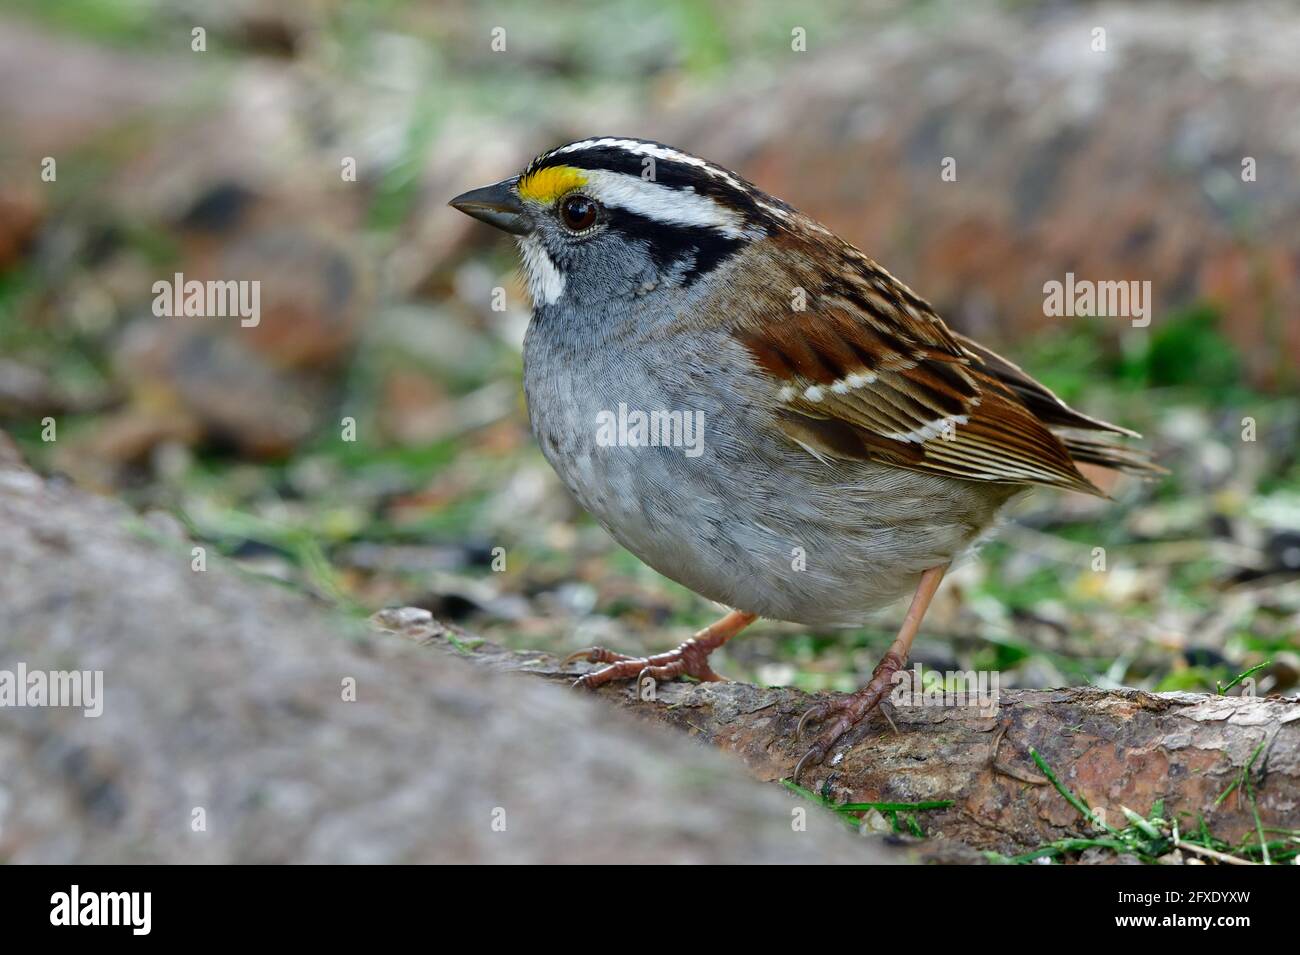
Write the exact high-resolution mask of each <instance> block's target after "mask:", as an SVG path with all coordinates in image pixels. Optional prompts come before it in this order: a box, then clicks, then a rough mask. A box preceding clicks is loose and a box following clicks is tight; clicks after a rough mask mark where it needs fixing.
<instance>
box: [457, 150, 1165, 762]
mask: <svg viewBox="0 0 1300 955" xmlns="http://www.w3.org/2000/svg"><path fill="white" fill-rule="evenodd" d="M450 205H451V206H452V207H453V208H455V209H458V210H460V211H461V212H463V213H466V214H467V215H469V216H472V217H473V218H475V219H478V220H480V221H481V222H484V223H487V224H488V225H491V226H494V227H495V228H497V229H500V230H503V231H504V232H506V233H509V234H511V235H513V236H514V237H515V239H516V240H517V242H518V245H519V249H520V253H521V257H522V262H523V270H524V273H525V277H526V279H527V285H528V290H529V294H530V297H531V299H532V302H533V311H532V316H531V319H530V321H529V324H528V329H527V331H526V333H525V336H524V347H523V362H524V371H523V385H524V392H525V396H526V400H527V405H528V415H529V419H530V423H531V427H532V431H533V433H534V435H535V437H536V440H537V442H538V444H539V445H540V448H541V451H542V454H543V455H544V457H545V458H546V460H547V461H548V462H549V464H550V465H551V467H552V468H554V470H555V472H556V473H557V474H558V475H559V477H560V479H561V481H562V482H563V483H564V485H565V486H566V487H567V488H568V490H569V491H570V493H571V494H572V495H573V496H574V498H575V499H576V500H577V501H578V502H579V503H580V504H581V505H582V506H583V507H584V508H585V509H586V510H587V511H588V512H590V513H591V514H592V515H593V517H594V518H595V519H596V520H597V521H598V522H599V523H600V524H601V525H602V526H603V527H604V528H605V529H606V530H607V531H608V532H609V534H610V535H611V536H612V537H613V538H614V539H615V540H616V541H617V542H618V543H619V544H621V545H622V546H623V547H625V548H626V549H627V550H629V551H631V552H632V553H633V554H634V555H636V556H637V557H638V558H639V559H640V560H642V561H643V562H644V563H646V564H648V565H649V566H650V567H652V568H654V569H655V570H656V571H658V572H659V573H661V574H663V575H664V576H666V577H668V578H670V579H672V580H675V581H677V582H678V583H680V584H682V585H683V586H685V587H687V588H688V589H690V590H692V591H694V592H695V593H697V594H699V595H701V596H703V597H705V598H707V599H708V600H711V601H714V602H716V603H717V604H719V605H721V606H722V607H724V608H729V609H728V612H727V613H726V614H725V615H724V616H723V617H722V618H721V619H720V620H718V621H717V622H716V623H714V624H712V625H710V626H708V627H706V628H704V629H703V630H701V631H699V632H698V633H696V634H695V635H694V636H692V637H691V638H690V639H688V640H686V641H685V642H684V643H682V644H681V645H680V646H678V647H677V648H675V649H673V650H670V651H668V652H664V653H658V654H653V655H647V656H639V657H637V656H628V655H624V654H619V653H614V652H612V651H610V650H608V649H605V648H603V647H591V648H588V649H585V650H581V651H579V652H578V653H576V654H572V655H571V656H570V657H569V658H568V659H567V660H566V661H565V663H566V665H567V664H569V663H572V662H574V661H576V660H585V661H587V662H588V663H591V664H598V665H599V668H597V669H594V670H591V671H590V672H587V673H585V674H584V675H583V676H581V677H580V678H579V679H578V680H577V681H576V683H575V685H577V686H584V687H591V688H594V687H598V686H601V685H603V684H606V683H609V682H611V681H614V680H629V679H635V680H636V681H637V683H638V685H641V683H642V681H643V680H645V679H646V678H651V679H654V680H656V681H660V680H668V679H673V678H678V677H683V676H685V677H691V678H694V679H696V680H700V681H715V680H720V679H722V677H720V676H719V675H718V674H717V673H716V672H715V671H714V670H713V669H712V667H711V666H710V664H709V655H710V654H711V653H712V652H713V651H714V650H716V649H717V648H718V647H720V646H722V645H723V644H724V643H726V642H727V641H728V640H730V639H731V638H732V637H734V636H736V635H737V634H738V633H740V632H741V631H742V630H744V629H745V628H746V627H748V626H749V625H750V624H752V623H753V622H754V621H756V620H758V619H760V618H763V619H771V620H782V621H792V622H794V623H797V624H802V625H805V626H809V627H851V626H857V625H860V624H861V623H863V622H864V621H865V620H866V619H867V618H868V617H869V616H870V615H871V614H873V613H874V612H876V611H878V610H879V609H881V608H883V607H885V606H888V605H890V604H893V603H895V602H897V601H900V600H901V599H903V598H904V597H907V596H909V595H910V597H911V602H910V605H909V607H908V610H907V612H906V616H905V617H904V619H903V622H902V625H901V627H900V628H899V631H898V633H897V636H896V637H895V639H894V640H893V642H892V643H891V644H890V646H889V648H888V649H887V650H886V652H885V654H884V656H883V658H882V659H881V661H880V663H879V664H878V665H877V666H876V668H875V670H874V671H873V673H872V676H871V678H870V679H869V680H868V681H867V683H866V684H865V685H864V686H863V687H862V688H861V689H859V690H858V691H856V692H854V693H852V694H848V695H846V696H844V697H842V698H840V699H837V700H833V701H829V702H823V703H818V704H815V705H813V706H812V707H810V708H809V709H808V710H807V711H806V712H805V713H804V714H803V716H802V718H801V719H800V721H799V724H798V728H797V729H796V731H795V734H794V735H795V737H796V740H798V739H800V738H802V737H803V736H804V734H805V733H811V734H812V735H811V736H810V738H809V740H808V748H807V750H806V751H805V752H804V753H803V755H802V756H801V758H800V759H799V761H798V763H797V764H796V766H795V768H794V772H793V776H794V779H795V780H796V781H798V779H799V777H800V774H801V773H802V772H803V771H804V770H805V769H806V768H807V767H809V766H812V765H816V764H819V763H822V762H823V760H824V759H825V758H826V757H827V755H828V754H829V753H831V752H832V750H833V749H834V747H836V745H837V744H838V743H839V742H840V741H841V740H842V739H843V738H844V737H845V735H846V734H848V733H849V731H850V730H852V729H853V728H854V727H855V726H857V725H858V724H859V723H861V722H862V721H863V720H864V719H865V718H866V717H867V716H868V715H869V714H870V713H871V711H872V710H873V709H875V708H876V707H877V706H878V705H879V704H880V703H881V702H882V700H884V699H885V697H886V694H887V693H888V691H889V689H890V688H891V686H892V683H893V681H894V678H895V674H897V673H898V672H899V671H900V670H901V669H902V668H903V667H904V666H905V664H906V662H907V659H908V655H909V652H910V649H911V646H912V642H913V640H914V639H915V637H916V635H917V632H918V631H919V629H920V626H921V623H922V619H923V617H924V615H925V612H926V608H927V607H928V606H929V604H930V602H931V600H932V599H933V598H934V595H935V592H936V591H937V590H938V588H939V585H940V582H941V581H942V579H943V576H944V573H945V572H946V571H947V569H948V568H949V567H950V566H951V565H952V564H953V562H954V561H957V560H959V559H961V558H962V557H963V556H964V555H966V554H968V553H971V552H972V551H973V549H975V548H976V547H977V545H978V544H979V543H980V542H981V540H982V539H983V538H984V537H985V536H986V534H987V533H988V532H989V531H990V530H991V529H992V528H993V527H994V526H995V524H996V522H997V520H998V516H999V513H1000V512H1001V511H1002V510H1003V508H1004V507H1005V506H1006V505H1007V503H1008V502H1009V501H1011V500H1012V499H1013V498H1015V497H1017V496H1018V495H1020V494H1022V493H1023V492H1025V491H1027V490H1028V489H1029V488H1031V487H1033V486H1036V485H1037V486H1047V487H1052V488H1063V489H1068V490H1073V491H1082V492H1085V493H1089V494H1094V495H1099V496H1102V497H1104V496H1105V495H1104V493H1103V492H1102V491H1101V490H1100V489H1099V488H1098V487H1097V486H1096V485H1095V484H1094V483H1093V482H1092V481H1091V480H1090V479H1089V478H1088V477H1086V476H1085V475H1084V474H1083V473H1082V472H1081V471H1080V469H1079V464H1081V463H1087V464H1090V465H1097V466H1100V467H1102V468H1108V469H1112V470H1117V471H1125V472H1131V473H1136V474H1140V475H1146V476H1150V475H1153V474H1155V473H1158V471H1159V470H1160V469H1159V468H1158V467H1157V466H1156V465H1155V464H1153V463H1152V462H1151V461H1150V459H1149V457H1148V456H1147V455H1146V454H1144V453H1143V452H1142V451H1141V450H1139V449H1136V448H1133V447H1131V446H1128V445H1125V444H1123V443H1122V441H1121V439H1122V438H1140V437H1141V436H1140V435H1138V434H1136V433H1135V432H1133V431H1130V430H1128V429H1126V428H1122V427H1119V426H1117V425H1113V424H1109V423H1107V422H1105V421H1102V420H1099V419H1097V418H1093V417H1090V416H1088V415H1086V414H1084V413H1082V412H1080V411H1076V410H1075V409H1073V408H1071V407H1069V406H1068V405H1066V404H1065V403H1064V402H1063V401H1061V400H1060V399H1059V398H1058V397H1057V396H1056V395H1055V394H1053V393H1052V392H1051V391H1050V390H1049V389H1048V388H1047V387H1046V386H1044V385H1042V384H1041V383H1039V382H1038V381H1036V380H1035V379H1034V378H1032V377H1031V376H1030V375H1029V374H1028V373H1027V372H1025V371H1023V370H1022V369H1021V368H1020V367H1018V366H1017V365H1015V364H1014V363H1012V362H1011V361H1010V360H1008V359H1007V358H1004V357H1002V356H1001V355H999V354H997V353H996V352H994V351H993V350H992V349H990V348H988V347H986V346H984V345H981V344H979V343H978V342H976V341H974V340H973V339H971V338H969V337H967V336H965V335H963V334H961V333H959V332H958V331H956V330H954V329H952V328H950V327H949V326H948V325H947V324H946V323H945V322H944V321H943V320H942V319H941V318H940V317H939V315H938V314H936V312H935V310H934V308H932V307H931V305H930V304H929V303H928V302H927V301H926V300H925V299H923V298H921V297H920V296H919V295H917V294H916V293H915V292H913V291H912V290H911V289H910V288H909V287H908V286H907V285H905V284H904V283H903V282H901V281H900V280H899V279H897V278H895V277H894V276H893V275H891V274H890V273H889V272H887V271H886V270H885V269H884V268H883V267H882V266H881V265H879V264H877V263H876V262H875V261H873V260H872V259H871V258H870V257H868V256H867V255H866V254H865V253H863V252H862V251H860V250H859V249H858V248H856V247H855V246H853V245H852V244H850V243H849V242H846V241H845V240H844V239H841V238H840V237H839V236H837V235H835V234H834V233H832V232H831V231H830V230H829V229H827V228H826V227H824V226H823V225H821V224H819V223H818V222H816V221H815V220H813V219H812V218H810V217H809V216H806V215H804V214H802V213H800V212H798V211H797V210H796V209H795V208H793V207H792V206H791V205H789V204H787V203H786V202H784V201H782V200H781V199H778V198H776V197H774V196H771V195H768V194H767V193H765V192H763V191H762V190H761V189H759V188H758V187H757V186H756V185H754V184H753V183H751V182H749V181H747V180H746V179H744V178H743V177H742V176H740V175H739V174H737V173H735V172H733V171H731V170H729V169H726V168H724V167H722V166H720V165H717V164H715V163H712V162H708V161H706V160H704V159H701V158H699V157H697V156H694V155H691V154H690V153H687V152H684V151H682V150H680V149H676V148H674V147H671V146H667V145H665V144H663V143H660V142H656V141H653V140H643V139H635V138H628V137H618V136H599V137H594V138H587V139H582V140H577V141H574V142H570V143H566V144H564V145H561V146H559V147H557V148H554V149H551V150H548V151H546V152H544V153H542V154H541V155H539V156H537V157H536V158H534V159H532V160H531V162H529V163H528V164H527V166H526V167H524V169H523V170H522V171H521V172H519V173H518V174H517V175H514V176H512V177H510V178H507V179H504V180H502V181H500V182H496V183H493V184H491V185H488V186H484V187H481V188H477V189H473V190H471V191H469V192H465V193H463V194H461V195H458V196H456V197H455V198H454V199H452V200H450ZM813 726H816V727H818V730H817V731H816V732H812V731H811V729H810V728H811V727H813Z"/></svg>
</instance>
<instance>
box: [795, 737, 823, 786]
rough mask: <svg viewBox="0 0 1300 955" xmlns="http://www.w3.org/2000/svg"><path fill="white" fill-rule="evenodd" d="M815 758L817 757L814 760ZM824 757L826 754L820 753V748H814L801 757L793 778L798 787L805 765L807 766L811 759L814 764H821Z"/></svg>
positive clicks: (796, 764)
mask: <svg viewBox="0 0 1300 955" xmlns="http://www.w3.org/2000/svg"><path fill="white" fill-rule="evenodd" d="M814 756H816V759H813V757H814ZM823 756H825V753H822V752H819V747H817V746H814V747H813V748H812V749H810V750H808V752H806V753H804V754H803V755H802V756H801V757H799V762H797V763H795V764H794V773H793V775H792V776H791V778H792V779H793V780H794V784H795V785H796V786H798V785H799V777H800V776H802V775H803V770H804V764H806V763H807V762H808V761H809V760H810V759H811V760H812V761H813V762H814V763H820V762H821V761H822V757H823Z"/></svg>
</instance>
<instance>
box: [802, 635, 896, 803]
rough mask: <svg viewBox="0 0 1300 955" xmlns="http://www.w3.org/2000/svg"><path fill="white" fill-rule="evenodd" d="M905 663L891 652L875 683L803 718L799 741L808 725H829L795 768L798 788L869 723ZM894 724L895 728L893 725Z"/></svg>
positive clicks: (875, 675)
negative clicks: (848, 736)
mask: <svg viewBox="0 0 1300 955" xmlns="http://www.w3.org/2000/svg"><path fill="white" fill-rule="evenodd" d="M904 662H905V660H904V659H903V657H902V656H901V655H899V654H898V653H896V652H894V651H893V650H892V649H891V650H890V652H888V653H886V654H885V658H884V659H883V660H881V661H880V663H879V664H877V665H876V669H875V671H874V672H873V673H872V674H871V679H870V680H869V681H868V682H867V685H866V686H864V687H863V688H862V689H860V690H858V691H857V692H856V693H851V694H849V695H848V696H846V697H843V698H841V699H838V700H835V701H833V702H830V703H819V704H817V705H816V706H814V707H811V708H809V709H808V710H807V712H805V713H804V715H803V716H802V717H800V719H799V726H798V727H797V728H796V729H795V731H794V738H795V739H796V740H797V739H798V738H799V737H800V736H802V735H803V732H804V730H805V729H807V728H808V724H810V723H825V724H826V725H825V726H824V727H823V729H822V731H821V732H820V733H819V734H818V735H817V737H816V739H814V740H813V743H812V747H811V748H810V749H809V750H808V752H806V753H804V754H803V756H802V757H801V758H800V760H799V762H798V763H796V764H795V767H794V775H793V779H794V782H795V783H796V784H797V783H798V782H799V777H800V775H802V773H803V771H804V769H805V768H806V767H808V766H815V765H817V764H818V763H820V762H821V761H822V760H823V759H825V758H826V755H827V754H828V753H829V752H830V751H831V747H833V746H834V745H835V743H836V742H837V741H838V740H839V739H840V737H842V736H843V735H844V734H845V733H847V732H848V731H849V730H851V729H852V728H853V727H855V726H857V725H858V724H859V723H861V722H862V721H863V720H864V719H866V717H867V715H868V714H869V713H870V712H871V711H872V710H874V709H875V708H876V707H877V706H879V705H880V704H881V703H882V702H883V701H884V699H885V696H886V695H887V694H888V693H889V690H890V687H892V686H893V683H894V674H895V673H897V672H898V671H899V670H901V669H902V668H903V664H904ZM886 719H888V715H886ZM890 722H891V724H892V722H893V721H892V720H891V721H890Z"/></svg>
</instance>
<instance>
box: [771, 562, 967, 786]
mask: <svg viewBox="0 0 1300 955" xmlns="http://www.w3.org/2000/svg"><path fill="white" fill-rule="evenodd" d="M947 569H948V565H947V564H943V565H942V566H939V567H931V568H930V569H929V570H927V571H926V572H925V573H923V574H922V575H921V582H920V583H919V584H917V586H916V593H915V594H913V595H912V605H911V606H910V607H908V608H907V616H906V617H904V618H903V625H902V626H901V627H899V628H898V636H897V637H895V638H894V642H893V643H891V644H890V645H889V649H888V650H886V651H885V655H884V657H883V658H882V659H881V661H880V662H879V663H877V664H876V669H875V670H873V671H872V673H871V679H870V680H868V681H867V685H866V686H864V687H863V688H862V689H860V690H858V691H857V692H856V693H852V694H850V695H849V696H847V697H845V698H844V699H842V700H837V701H835V702H833V703H821V704H818V705H817V706H814V707H812V708H811V709H809V710H808V711H807V712H806V713H804V715H803V717H802V718H801V719H800V720H799V727H798V729H796V730H795V739H798V738H799V736H800V735H802V734H803V731H804V729H805V728H807V726H808V724H809V723H820V722H822V721H823V720H825V719H826V718H827V717H830V716H834V717H835V718H834V719H833V720H831V722H830V723H828V724H827V725H826V728H825V729H823V730H822V732H821V733H820V734H819V735H818V737H817V738H816V739H815V740H814V741H813V744H812V748H811V749H809V750H808V752H806V753H804V755H803V758H802V759H800V760H799V762H798V764H797V765H796V766H795V768H794V781H795V782H796V783H797V782H799V775H800V774H801V773H802V772H803V770H804V767H805V766H811V765H814V764H816V763H820V762H821V761H822V760H823V759H824V758H825V757H826V754H827V753H828V752H829V751H830V748H831V747H832V746H834V745H835V741H836V740H838V739H839V738H840V737H841V736H843V735H844V734H845V733H847V732H848V731H849V730H850V729H852V728H853V727H854V726H856V725H857V724H858V723H860V722H861V721H862V720H863V718H864V717H866V715H867V714H868V713H870V712H871V711H872V710H873V709H875V707H877V706H878V705H879V704H880V702H881V700H883V699H884V698H885V695H886V694H887V693H888V692H889V690H890V687H891V686H892V685H893V682H894V674H895V673H897V672H898V671H899V670H901V669H902V668H903V666H904V665H905V664H906V663H907V655H908V653H910V652H911V650H912V641H913V640H914V639H915V638H916V633H917V631H918V630H920V629H921V620H922V618H924V617H925V611H926V608H927V607H929V606H930V601H931V600H932V599H933V598H934V594H935V591H937V590H938V589H939V582H940V581H941V580H943V574H944V571H946V570H947Z"/></svg>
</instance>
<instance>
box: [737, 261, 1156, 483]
mask: <svg viewBox="0 0 1300 955" xmlns="http://www.w3.org/2000/svg"><path fill="white" fill-rule="evenodd" d="M847 252H848V253H850V254H852V255H853V256H854V258H853V259H852V260H851V261H852V263H853V264H854V265H855V266H856V270H855V274H856V277H855V279H854V280H852V281H849V282H841V283H840V284H839V287H837V288H836V289H835V290H834V291H833V292H832V293H830V294H820V295H817V296H810V297H809V300H808V302H807V306H808V307H807V308H806V309H805V310H803V311H793V312H785V313H784V314H782V315H779V316H773V317H769V318H766V319H764V320H761V321H758V322H751V323H749V324H742V325H739V326H738V327H736V328H735V329H734V331H733V334H735V336H736V338H737V339H738V340H739V341H740V342H741V343H742V344H744V345H745V346H746V347H747V348H748V349H749V351H750V353H751V354H752V356H753V357H754V360H755V362H756V363H757V364H758V366H759V367H760V368H761V369H762V370H763V371H764V372H765V373H766V374H767V375H769V376H770V378H771V382H772V388H773V392H774V395H775V397H776V400H777V411H776V415H777V422H778V425H779V426H780V427H781V428H782V430H784V431H785V433H786V434H787V435H788V436H789V437H790V438H791V439H792V440H794V441H796V442H798V443H799V444H801V445H803V446H804V447H805V448H807V449H808V450H809V451H810V452H811V453H813V454H816V455H818V456H826V457H838V458H857V459H870V460H878V461H884V462H888V463H891V464H894V465H896V466H898V467H903V468H909V469H912V470H917V471H925V472H929V473H934V474H946V475H950V476H952V477H958V478H964V479H967V480H975V481H996V482H1004V483H1011V484H1044V485H1049V486H1054V487H1064V488H1071V489H1074V490H1080V491H1086V492H1089V493H1093V494H1100V493H1101V491H1099V490H1098V489H1097V487H1096V486H1095V485H1094V484H1093V483H1092V482H1091V481H1089V480H1088V479H1087V478H1086V477H1084V476H1083V475H1082V474H1081V473H1079V469H1078V468H1077V467H1076V465H1075V457H1074V456H1072V453H1071V452H1072V451H1074V452H1075V454H1076V455H1077V458H1078V460H1080V461H1090V462H1092V463H1099V464H1104V465H1106V466H1109V467H1119V468H1124V469H1126V470H1142V469H1146V468H1148V467H1149V466H1148V465H1146V464H1145V462H1143V461H1142V459H1141V458H1140V456H1139V455H1137V454H1135V453H1134V452H1131V451H1128V450H1127V449H1124V448H1114V447H1112V446H1109V445H1106V444H1104V443H1103V442H1100V441H1096V440H1092V439H1071V438H1064V439H1063V438H1062V437H1060V436H1058V435H1056V434H1054V433H1053V432H1052V430H1051V427H1052V426H1058V427H1069V428H1083V429H1088V430H1093V431H1097V430H1107V431H1116V432H1120V433H1129V434H1131V432H1125V431H1124V430H1123V429H1121V428H1116V427H1115V426H1113V425H1108V424H1106V423H1105V422H1102V421H1097V420H1096V419H1093V418H1089V417H1087V416H1086V415H1082V414H1080V413H1078V412H1076V411H1074V410H1073V409H1071V408H1069V407H1068V406H1067V405H1065V404H1064V403H1063V402H1061V401H1060V400H1059V399H1058V398H1056V396H1055V395H1053V394H1052V393H1051V391H1049V390H1048V389H1047V388H1046V387H1044V386H1043V385H1041V384H1039V383H1038V382H1036V381H1034V380H1033V379H1032V378H1030V377H1029V376H1028V375H1027V374H1025V373H1024V372H1023V371H1022V370H1021V369H1019V368H1018V367H1016V366H1015V365H1013V364H1012V363H1011V362H1008V361H1007V360H1006V359H1003V358H1001V357H1000V356H998V355H997V354H996V353H994V352H992V351H990V350H988V349H986V348H983V347H982V346H980V345H977V344H976V343H975V342H973V341H971V340H970V339H966V338H964V337H962V336H959V335H957V334H955V333H953V332H952V331H951V330H950V329H948V327H947V326H946V325H944V323H943V321H942V320H940V319H939V317H938V316H937V315H935V314H934V312H933V311H932V310H931V309H930V307H929V306H928V305H927V304H926V303H925V302H924V301H922V300H921V299H919V298H917V297H916V296H915V295H914V294H913V293H912V292H911V291H910V290H908V289H907V288H906V287H905V286H903V285H902V283H900V282H898V281H897V280H896V279H894V278H893V277H892V276H890V275H889V274H888V273H887V272H885V271H884V270H882V269H879V267H877V266H875V264H874V263H872V262H870V260H867V259H865V257H861V258H860V259H859V258H858V257H859V256H860V255H861V254H860V253H857V252H856V250H853V249H851V247H849V248H848V249H847ZM840 274H841V275H843V274H844V273H843V272H841V273H840ZM751 314H752V313H751ZM1111 452H1114V453H1113V454H1112V453H1111Z"/></svg>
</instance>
